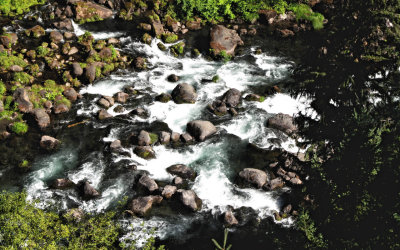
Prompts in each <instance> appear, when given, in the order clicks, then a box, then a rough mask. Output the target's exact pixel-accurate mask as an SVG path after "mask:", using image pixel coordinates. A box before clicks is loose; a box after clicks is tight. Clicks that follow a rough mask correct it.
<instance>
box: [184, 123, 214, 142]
mask: <svg viewBox="0 0 400 250" xmlns="http://www.w3.org/2000/svg"><path fill="white" fill-rule="evenodd" d="M186 129H187V131H188V132H189V133H190V134H191V135H192V136H194V137H195V138H196V140H198V141H204V140H205V139H206V138H207V137H209V136H211V135H213V134H215V133H216V132H217V128H216V127H215V126H214V124H212V123H211V122H209V121H201V120H195V121H191V122H189V123H188V124H187V128H186Z"/></svg>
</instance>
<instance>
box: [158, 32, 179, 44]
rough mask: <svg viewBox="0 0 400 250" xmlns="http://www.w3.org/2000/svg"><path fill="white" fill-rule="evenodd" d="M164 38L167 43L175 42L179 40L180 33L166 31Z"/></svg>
mask: <svg viewBox="0 0 400 250" xmlns="http://www.w3.org/2000/svg"><path fill="white" fill-rule="evenodd" d="M162 40H163V41H164V42H165V43H174V42H176V41H177V40H178V35H176V34H174V33H164V34H162Z"/></svg>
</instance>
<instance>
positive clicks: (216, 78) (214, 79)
mask: <svg viewBox="0 0 400 250" xmlns="http://www.w3.org/2000/svg"><path fill="white" fill-rule="evenodd" d="M212 81H213V82H215V83H216V82H219V75H215V76H214V77H213V78H212Z"/></svg>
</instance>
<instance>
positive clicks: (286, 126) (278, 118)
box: [267, 113, 297, 135]
mask: <svg viewBox="0 0 400 250" xmlns="http://www.w3.org/2000/svg"><path fill="white" fill-rule="evenodd" d="M267 126H268V127H270V128H274V129H277V130H280V131H282V132H284V133H286V134H289V135H291V134H293V133H295V132H297V126H296V124H295V123H294V119H293V117H292V116H290V115H287V114H282V113H279V114H276V115H274V116H272V117H270V118H269V119H268V121H267Z"/></svg>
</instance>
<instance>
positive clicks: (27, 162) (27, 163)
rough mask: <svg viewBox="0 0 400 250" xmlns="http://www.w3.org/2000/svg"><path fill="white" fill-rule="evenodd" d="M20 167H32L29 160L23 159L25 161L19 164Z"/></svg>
mask: <svg viewBox="0 0 400 250" xmlns="http://www.w3.org/2000/svg"><path fill="white" fill-rule="evenodd" d="M19 167H20V168H23V169H27V168H29V167H30V164H29V161H28V160H23V161H22V162H21V163H20V164H19Z"/></svg>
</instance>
